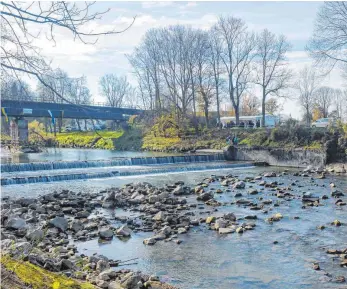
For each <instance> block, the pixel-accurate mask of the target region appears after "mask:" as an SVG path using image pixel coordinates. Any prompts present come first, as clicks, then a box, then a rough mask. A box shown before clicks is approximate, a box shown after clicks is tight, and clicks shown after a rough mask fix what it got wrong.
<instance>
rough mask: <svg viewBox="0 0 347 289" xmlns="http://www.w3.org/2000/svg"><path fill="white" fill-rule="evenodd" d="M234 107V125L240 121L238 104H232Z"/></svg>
mask: <svg viewBox="0 0 347 289" xmlns="http://www.w3.org/2000/svg"><path fill="white" fill-rule="evenodd" d="M234 109H235V118H236V125H238V124H239V123H240V111H239V107H238V106H236V105H235V106H234Z"/></svg>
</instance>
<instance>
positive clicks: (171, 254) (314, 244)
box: [1, 155, 347, 289]
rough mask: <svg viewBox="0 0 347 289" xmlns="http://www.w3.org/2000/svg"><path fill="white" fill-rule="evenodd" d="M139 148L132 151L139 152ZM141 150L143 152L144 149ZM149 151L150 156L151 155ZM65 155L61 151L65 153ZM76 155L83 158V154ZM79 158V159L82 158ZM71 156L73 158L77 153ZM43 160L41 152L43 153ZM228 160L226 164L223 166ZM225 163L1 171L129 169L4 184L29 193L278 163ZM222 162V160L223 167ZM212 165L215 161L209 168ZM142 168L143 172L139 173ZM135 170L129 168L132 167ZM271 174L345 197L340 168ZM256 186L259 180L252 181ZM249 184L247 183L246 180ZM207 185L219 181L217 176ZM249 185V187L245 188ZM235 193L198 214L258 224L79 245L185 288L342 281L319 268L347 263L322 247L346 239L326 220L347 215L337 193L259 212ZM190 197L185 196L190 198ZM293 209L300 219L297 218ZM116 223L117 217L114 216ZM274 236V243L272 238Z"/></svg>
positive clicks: (189, 178) (252, 170)
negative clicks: (307, 174)
mask: <svg viewBox="0 0 347 289" xmlns="http://www.w3.org/2000/svg"><path fill="white" fill-rule="evenodd" d="M138 156H140V155H132V156H128V157H129V158H131V157H138ZM141 157H143V155H141ZM151 157H152V156H151ZM65 160H66V159H65ZM80 160H81V159H80ZM80 160H79V161H80ZM74 161H78V160H75V159H74ZM41 162H42V160H41ZM228 165H230V167H225V166H228ZM244 165H247V167H242V166H240V164H234V163H227V162H224V161H221V160H217V161H213V162H209V161H204V162H190V163H183V164H182V163H172V162H171V163H168V162H167V163H162V164H150V165H147V164H144V165H136V164H133V165H128V166H113V167H91V168H71V169H68V168H65V169H56V170H54V171H47V170H41V171H21V172H12V173H11V172H8V173H3V176H2V178H4V176H5V177H6V178H8V179H9V178H11V176H12V177H14V175H16V174H17V177H18V176H19V175H21V176H22V177H23V178H30V177H37V176H39V175H42V176H46V177H47V176H49V175H51V176H57V175H58V174H62V175H69V174H70V175H72V174H76V173H85V174H93V173H95V174H97V173H108V172H110V171H111V172H112V171H117V172H119V173H120V172H123V173H124V174H126V173H128V175H127V176H124V175H121V174H118V175H117V176H111V177H106V178H104V177H102V178H98V177H95V178H93V179H90V178H89V179H84V180H70V181H60V182H48V183H43V182H41V183H29V184H28V183H26V184H14V185H8V186H3V187H2V188H1V189H2V196H11V197H34V196H38V195H42V194H45V193H50V192H52V191H54V190H57V191H60V190H62V189H69V190H72V191H76V192H96V191H100V190H104V189H106V188H110V187H117V186H122V185H124V184H127V183H130V182H134V181H136V182H141V181H145V182H149V183H151V184H153V185H156V186H163V184H165V183H167V184H173V183H174V182H176V181H184V182H185V184H186V185H190V186H193V185H195V184H197V183H199V182H201V181H202V180H203V179H204V178H206V177H209V176H211V175H213V174H215V175H226V174H229V173H231V174H233V175H237V176H239V177H240V178H244V177H246V176H249V177H252V176H256V175H258V174H260V173H261V172H264V171H283V168H282V169H279V168H273V167H271V168H260V167H253V166H250V164H244ZM223 166H224V167H223ZM211 167H212V168H213V169H212V170H211ZM144 173H146V175H144ZM132 174H133V175H132ZM271 181H278V182H280V183H283V185H282V186H289V185H291V184H292V183H293V182H295V181H298V182H297V184H298V185H299V186H295V187H293V193H295V194H299V195H300V194H302V193H303V192H311V193H312V194H314V195H317V196H322V195H323V194H326V195H329V196H330V192H331V189H330V186H329V183H330V182H334V183H335V184H336V186H337V188H338V189H340V190H342V191H344V192H345V196H344V197H342V199H343V200H344V201H346V195H347V179H346V177H343V176H340V177H339V176H329V177H327V178H326V179H322V180H315V181H314V182H312V180H311V179H310V178H303V177H295V176H293V175H292V171H291V170H290V171H289V174H288V175H285V176H280V177H276V178H272V179H271ZM253 185H254V188H256V185H255V184H253ZM248 186H249V184H248ZM210 187H214V188H221V186H220V184H219V183H218V182H216V183H214V184H212V185H211V186H210ZM247 189H248V188H247ZM247 189H246V190H240V192H242V193H243V194H244V198H246V199H249V200H252V201H259V200H258V198H259V197H260V196H261V197H263V198H264V199H273V200H274V201H276V200H279V199H277V198H275V197H274V196H273V195H272V191H271V190H270V189H265V190H264V191H262V193H261V194H260V195H254V196H253V195H248V194H247ZM233 195H234V193H231V192H230V193H227V192H226V193H223V194H216V195H215V198H216V199H217V200H218V201H220V202H226V203H227V205H224V206H220V207H218V208H217V211H215V212H214V211H213V210H214V208H212V207H209V206H204V209H203V210H199V209H197V210H196V211H195V212H194V213H195V216H196V218H200V217H206V216H208V215H214V216H217V217H218V216H221V215H222V214H224V213H225V212H234V213H235V214H236V216H237V217H243V216H245V215H257V217H258V219H257V220H254V222H255V223H256V227H255V229H254V230H252V231H246V232H245V233H244V234H242V235H240V234H236V233H234V234H230V235H218V233H217V232H215V231H212V230H208V229H207V228H206V227H204V226H199V227H195V228H192V229H191V230H190V231H189V232H188V233H187V234H184V235H179V238H180V239H182V240H183V243H182V244H180V245H177V244H175V243H173V242H157V243H156V244H155V245H154V246H145V245H143V244H142V241H143V239H144V238H147V237H150V236H152V235H153V234H152V233H144V232H138V233H133V234H132V237H131V238H130V239H128V240H120V239H118V238H114V239H113V241H112V242H110V243H104V244H100V243H98V240H97V239H95V240H90V241H87V242H79V243H77V246H78V249H79V252H80V253H83V254H85V255H91V254H93V253H99V254H103V255H105V256H107V257H109V258H113V259H121V260H127V259H131V258H139V259H138V260H137V261H136V264H133V265H129V266H127V267H129V268H132V269H138V270H141V271H143V272H145V273H148V274H155V275H158V276H160V277H161V279H162V280H163V281H167V282H170V283H171V284H174V285H176V286H178V287H180V288H184V289H190V288H192V289H198V288H201V289H207V288H208V289H210V288H216V289H226V288H228V289H229V288H234V289H246V288H247V289H253V288H269V289H279V288H281V289H294V288H304V289H306V288H307V289H308V288H312V289H313V288H334V289H335V288H336V289H340V288H346V287H343V286H344V285H342V284H337V283H332V282H323V281H324V280H325V278H326V276H324V275H323V273H322V271H323V270H324V271H326V272H329V273H331V274H332V275H333V276H340V275H342V276H345V277H347V275H346V269H345V268H341V267H339V263H338V261H337V260H333V258H332V257H331V255H327V254H326V253H325V250H326V248H334V249H341V248H344V247H347V238H346V236H347V225H343V226H341V227H334V226H331V225H330V222H332V221H333V220H335V219H339V220H340V221H341V222H342V223H344V224H346V223H347V210H346V207H338V206H336V205H335V204H334V202H335V201H336V200H335V199H334V198H331V197H330V198H329V199H327V200H322V201H321V202H322V204H323V205H324V206H320V207H307V208H306V209H303V208H302V203H301V200H300V199H295V200H292V201H281V203H280V204H279V206H278V207H273V209H272V211H269V213H268V214H264V213H262V212H261V211H252V210H250V209H249V207H243V206H236V205H231V204H230V202H234V201H235V198H234V197H233ZM191 198H192V197H189V198H188V202H190V201H191ZM98 210H99V213H100V214H103V215H105V216H108V217H110V218H111V219H114V215H116V216H122V215H123V216H136V214H135V213H133V212H131V211H124V210H121V209H116V210H106V209H101V208H100V209H98ZM278 212H279V213H281V214H282V215H283V216H284V218H283V219H282V220H281V221H279V222H275V223H273V224H269V223H267V222H265V219H266V218H268V217H269V216H270V215H273V214H275V213H278ZM295 216H297V217H299V219H295V218H294V217H295ZM113 222H114V224H115V225H120V223H118V222H117V221H113ZM319 225H325V226H326V229H325V230H317V229H316V227H317V226H319ZM274 241H278V244H274ZM314 261H318V262H319V264H320V267H321V268H322V269H323V270H322V271H321V272H320V271H314V270H313V269H312V263H313V262H314Z"/></svg>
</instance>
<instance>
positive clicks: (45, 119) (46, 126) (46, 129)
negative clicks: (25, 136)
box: [44, 117, 48, 136]
mask: <svg viewBox="0 0 347 289" xmlns="http://www.w3.org/2000/svg"><path fill="white" fill-rule="evenodd" d="M44 123H45V131H46V136H47V133H48V122H47V118H46V117H45V118H44Z"/></svg>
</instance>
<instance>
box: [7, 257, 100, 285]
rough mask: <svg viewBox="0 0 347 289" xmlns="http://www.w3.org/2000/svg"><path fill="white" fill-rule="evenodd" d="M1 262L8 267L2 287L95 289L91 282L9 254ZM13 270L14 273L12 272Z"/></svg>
mask: <svg viewBox="0 0 347 289" xmlns="http://www.w3.org/2000/svg"><path fill="white" fill-rule="evenodd" d="M1 264H2V266H3V267H4V268H5V269H6V270H3V271H2V273H1V275H2V276H1V277H2V278H1V279H2V286H1V288H11V289H17V288H18V289H22V288H34V289H48V288H52V289H94V288H95V286H93V285H92V284H90V283H84V282H79V281H77V280H74V279H71V278H68V277H66V276H65V275H61V274H57V273H53V272H50V271H47V270H45V269H43V268H41V267H39V266H36V265H34V264H31V263H29V262H25V261H18V260H15V259H12V258H10V257H9V256H2V257H1ZM11 272H13V273H14V274H15V276H14V275H13V274H11Z"/></svg>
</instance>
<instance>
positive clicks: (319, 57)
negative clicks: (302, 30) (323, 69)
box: [307, 1, 347, 71]
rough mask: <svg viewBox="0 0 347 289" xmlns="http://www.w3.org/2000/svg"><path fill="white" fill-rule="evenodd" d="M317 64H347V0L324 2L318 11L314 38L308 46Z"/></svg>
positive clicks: (329, 66) (331, 65) (332, 65)
mask: <svg viewBox="0 0 347 289" xmlns="http://www.w3.org/2000/svg"><path fill="white" fill-rule="evenodd" d="M307 49H308V51H309V52H310V54H311V56H312V57H313V58H314V60H315V62H316V64H321V65H327V66H328V71H330V70H331V69H332V68H334V67H335V66H336V65H339V66H340V65H341V66H340V67H341V68H343V67H346V65H347V2H344V1H336V2H324V4H323V6H322V7H321V9H320V10H319V12H318V15H317V19H316V22H315V28H314V32H313V36H312V39H311V40H310V42H309V45H308V47H307Z"/></svg>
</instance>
